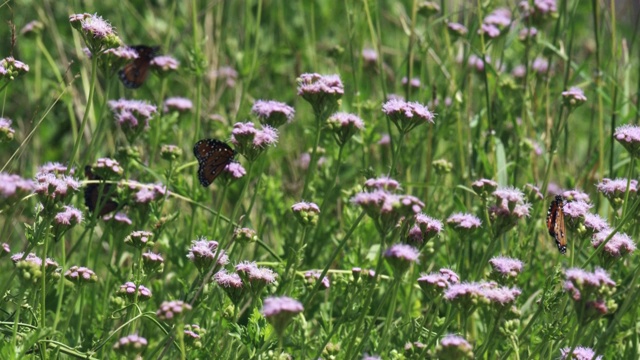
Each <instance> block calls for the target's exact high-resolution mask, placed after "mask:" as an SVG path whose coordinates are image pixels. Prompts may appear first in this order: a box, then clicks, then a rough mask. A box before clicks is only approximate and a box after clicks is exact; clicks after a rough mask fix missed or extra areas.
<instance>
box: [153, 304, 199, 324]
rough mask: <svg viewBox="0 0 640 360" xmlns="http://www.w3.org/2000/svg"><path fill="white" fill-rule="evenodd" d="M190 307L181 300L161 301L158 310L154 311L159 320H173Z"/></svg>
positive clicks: (181, 315) (180, 316)
mask: <svg viewBox="0 0 640 360" xmlns="http://www.w3.org/2000/svg"><path fill="white" fill-rule="evenodd" d="M191 308H192V307H191V305H189V304H187V303H185V302H184V301H182V300H173V301H163V302H162V304H160V308H158V311H156V316H157V317H158V319H160V320H164V321H175V320H177V319H179V318H182V317H183V316H184V315H185V312H187V311H190V310H191Z"/></svg>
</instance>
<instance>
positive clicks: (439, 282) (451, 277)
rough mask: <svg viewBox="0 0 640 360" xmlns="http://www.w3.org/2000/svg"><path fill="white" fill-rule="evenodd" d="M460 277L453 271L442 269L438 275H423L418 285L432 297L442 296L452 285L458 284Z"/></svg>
mask: <svg viewBox="0 0 640 360" xmlns="http://www.w3.org/2000/svg"><path fill="white" fill-rule="evenodd" d="M459 282H460V277H459V276H458V274H456V273H455V272H454V271H453V270H451V269H447V268H442V269H440V271H439V272H437V273H430V274H421V275H420V277H419V278H418V285H420V288H421V289H422V291H424V292H425V293H426V294H427V295H430V296H431V297H435V296H437V295H441V294H442V292H443V291H444V290H445V289H448V288H449V286H451V284H458V283H459Z"/></svg>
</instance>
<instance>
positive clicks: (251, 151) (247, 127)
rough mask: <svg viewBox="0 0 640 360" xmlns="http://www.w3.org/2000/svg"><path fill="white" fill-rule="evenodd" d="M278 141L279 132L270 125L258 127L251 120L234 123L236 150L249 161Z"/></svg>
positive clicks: (232, 139)
mask: <svg viewBox="0 0 640 360" xmlns="http://www.w3.org/2000/svg"><path fill="white" fill-rule="evenodd" d="M277 142H278V132H277V131H276V129H274V128H272V127H270V126H263V127H262V129H256V127H255V126H254V125H253V123H251V122H247V123H241V122H239V123H235V124H233V130H232V131H231V143H232V144H233V145H235V147H236V151H238V153H240V154H242V156H244V157H245V158H247V160H249V161H254V160H256V159H257V158H258V156H260V154H262V153H263V152H264V151H265V150H266V149H267V147H269V146H275V144H276V143H277Z"/></svg>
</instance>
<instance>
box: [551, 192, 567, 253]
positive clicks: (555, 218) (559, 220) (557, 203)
mask: <svg viewBox="0 0 640 360" xmlns="http://www.w3.org/2000/svg"><path fill="white" fill-rule="evenodd" d="M563 206H564V201H563V199H562V196H560V195H558V196H556V198H555V199H554V200H553V201H552V202H551V205H550V206H549V211H548V212H547V230H548V231H549V235H551V237H553V239H554V240H555V242H556V246H558V250H559V251H560V253H562V254H564V253H566V252H567V234H566V229H565V225H564V210H563Z"/></svg>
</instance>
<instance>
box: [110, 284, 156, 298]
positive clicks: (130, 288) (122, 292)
mask: <svg viewBox="0 0 640 360" xmlns="http://www.w3.org/2000/svg"><path fill="white" fill-rule="evenodd" d="M136 293H137V296H138V300H139V301H146V300H149V299H151V295H152V294H151V290H149V289H148V288H146V287H145V286H143V285H140V286H138V287H137V288H136V284H134V283H133V282H131V281H128V282H126V283H124V285H121V286H120V289H118V291H117V295H118V296H121V297H124V298H127V299H128V300H129V301H134V300H135V299H136Z"/></svg>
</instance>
